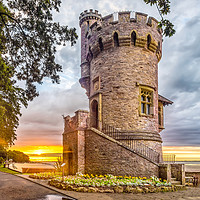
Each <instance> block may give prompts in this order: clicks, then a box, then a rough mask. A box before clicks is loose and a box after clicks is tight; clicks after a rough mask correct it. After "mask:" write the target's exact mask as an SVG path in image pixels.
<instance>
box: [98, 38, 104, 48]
mask: <svg viewBox="0 0 200 200" xmlns="http://www.w3.org/2000/svg"><path fill="white" fill-rule="evenodd" d="M99 48H100V50H101V51H103V42H102V38H99Z"/></svg>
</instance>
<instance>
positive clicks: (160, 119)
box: [158, 101, 164, 129]
mask: <svg viewBox="0 0 200 200" xmlns="http://www.w3.org/2000/svg"><path fill="white" fill-rule="evenodd" d="M158 125H159V128H160V129H164V123H163V104H162V103H161V102H160V101H159V102H158Z"/></svg>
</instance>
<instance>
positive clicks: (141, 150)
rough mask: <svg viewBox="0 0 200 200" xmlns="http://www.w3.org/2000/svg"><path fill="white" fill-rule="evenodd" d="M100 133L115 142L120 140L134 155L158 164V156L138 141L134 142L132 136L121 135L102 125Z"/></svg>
mask: <svg viewBox="0 0 200 200" xmlns="http://www.w3.org/2000/svg"><path fill="white" fill-rule="evenodd" d="M102 132H103V133H104V134H106V135H108V136H110V137H112V138H113V139H115V140H120V142H121V143H123V144H124V145H125V146H127V147H129V148H130V149H132V150H133V151H134V152H135V153H137V154H139V155H141V156H143V157H145V158H147V159H149V160H151V161H153V162H155V163H159V160H160V154H159V153H158V152H156V151H155V150H153V149H151V148H149V147H148V146H147V145H145V144H143V143H141V142H139V141H138V140H134V139H133V136H131V135H129V134H126V133H123V132H121V131H120V130H117V129H116V128H114V127H112V126H109V125H107V124H103V125H102Z"/></svg>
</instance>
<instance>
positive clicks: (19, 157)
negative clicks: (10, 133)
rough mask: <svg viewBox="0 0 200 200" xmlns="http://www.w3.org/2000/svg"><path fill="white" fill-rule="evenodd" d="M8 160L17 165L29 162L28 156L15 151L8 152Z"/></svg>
mask: <svg viewBox="0 0 200 200" xmlns="http://www.w3.org/2000/svg"><path fill="white" fill-rule="evenodd" d="M8 158H9V159H12V160H13V162H17V163H24V162H29V156H27V155H26V154H24V153H23V152H20V151H15V150H14V151H10V150H9V151H8Z"/></svg>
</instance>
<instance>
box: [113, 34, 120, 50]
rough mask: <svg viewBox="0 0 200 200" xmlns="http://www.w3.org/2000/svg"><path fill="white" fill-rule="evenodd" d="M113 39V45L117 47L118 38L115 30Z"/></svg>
mask: <svg viewBox="0 0 200 200" xmlns="http://www.w3.org/2000/svg"><path fill="white" fill-rule="evenodd" d="M113 39H114V46H115V47H118V46H119V39H118V34H117V32H115V33H114V36H113Z"/></svg>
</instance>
